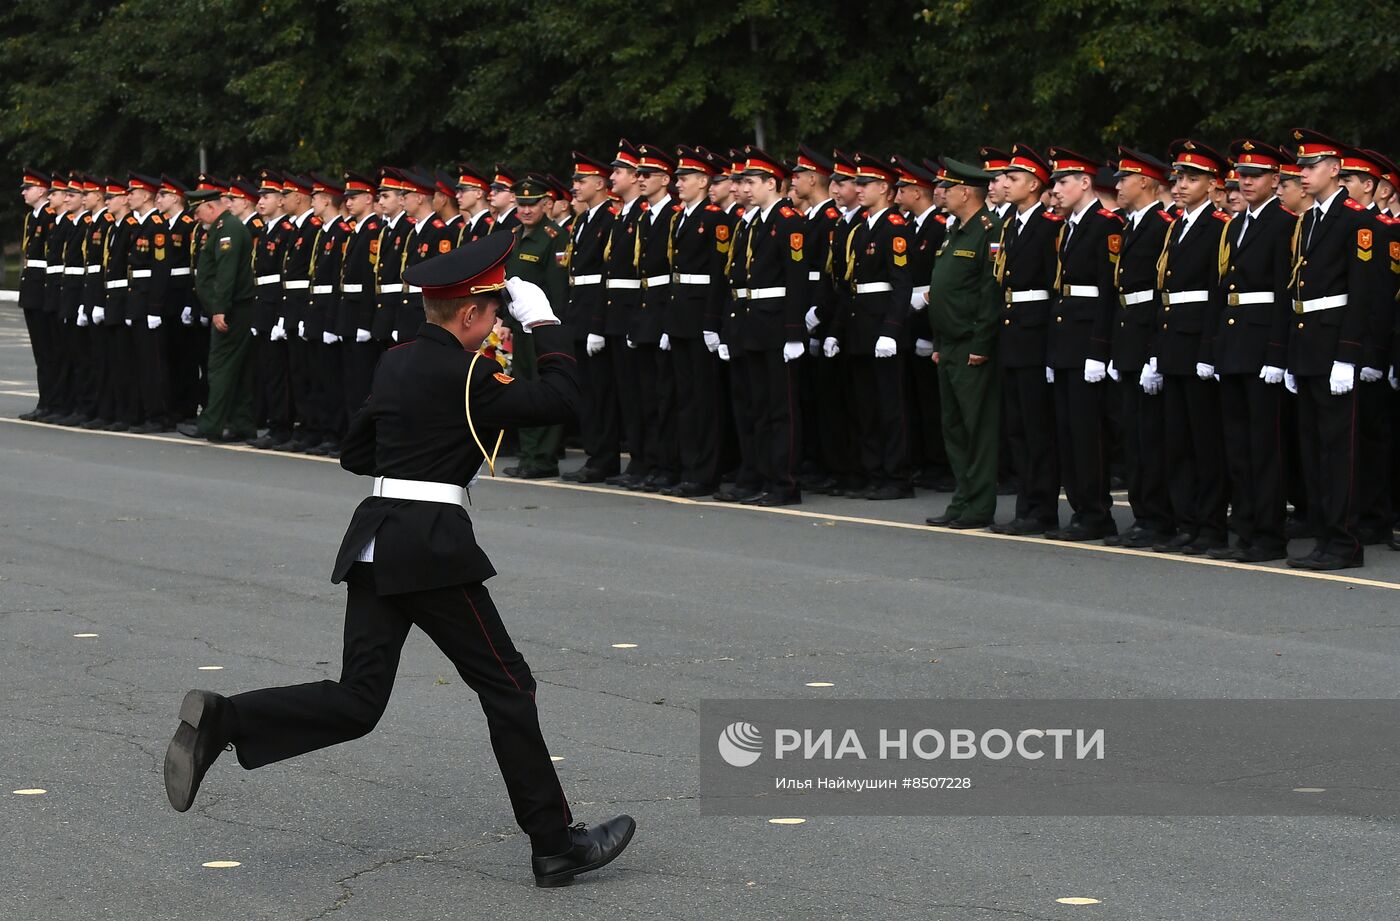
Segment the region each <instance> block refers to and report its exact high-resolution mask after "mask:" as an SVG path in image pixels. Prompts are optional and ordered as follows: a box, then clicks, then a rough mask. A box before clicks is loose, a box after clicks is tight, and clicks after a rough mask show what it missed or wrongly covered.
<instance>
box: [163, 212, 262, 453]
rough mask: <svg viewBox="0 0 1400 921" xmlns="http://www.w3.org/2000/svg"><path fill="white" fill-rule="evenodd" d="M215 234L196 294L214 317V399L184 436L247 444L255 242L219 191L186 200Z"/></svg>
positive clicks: (202, 256) (202, 259) (202, 258)
mask: <svg viewBox="0 0 1400 921" xmlns="http://www.w3.org/2000/svg"><path fill="white" fill-rule="evenodd" d="M186 201H187V202H188V204H189V205H190V206H191V207H193V208H194V216H195V218H196V219H197V220H198V221H199V222H200V223H201V224H203V225H204V226H205V227H207V228H208V229H209V233H208V235H207V236H206V237H205V242H204V245H203V246H201V247H200V250H199V271H198V272H197V273H196V275H195V289H196V291H197V292H198V294H199V300H200V303H201V304H203V306H204V313H205V314H206V315H207V316H208V317H209V321H210V325H211V331H210V336H209V371H208V382H209V397H208V400H207V401H206V404H205V407H204V411H203V412H201V413H200V414H199V420H198V423H197V424H196V425H181V426H179V430H180V433H181V434H183V435H188V436H190V437H191V438H207V439H209V440H210V441H242V440H244V439H246V438H251V437H253V436H254V435H256V434H257V432H256V431H255V429H254V426H253V363H252V346H253V338H252V335H251V334H250V332H249V324H250V323H251V322H252V317H253V239H252V237H251V236H250V235H249V234H248V228H247V227H245V226H244V224H243V222H242V221H240V220H239V219H238V218H236V217H234V216H233V215H231V214H229V212H228V204H227V202H226V201H225V200H224V199H223V198H222V197H221V196H220V195H219V193H218V192H217V191H215V190H213V189H207V190H203V189H202V190H198V191H195V192H191V193H190V194H189V196H188V198H187V199H186Z"/></svg>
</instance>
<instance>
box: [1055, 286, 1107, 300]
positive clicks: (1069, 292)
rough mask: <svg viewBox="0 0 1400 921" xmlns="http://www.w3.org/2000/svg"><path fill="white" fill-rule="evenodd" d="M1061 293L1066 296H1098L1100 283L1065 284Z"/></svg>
mask: <svg viewBox="0 0 1400 921" xmlns="http://www.w3.org/2000/svg"><path fill="white" fill-rule="evenodd" d="M1060 294H1062V295H1063V296H1065V297H1098V296H1099V286H1098V285H1065V286H1064V287H1063V288H1061V289H1060Z"/></svg>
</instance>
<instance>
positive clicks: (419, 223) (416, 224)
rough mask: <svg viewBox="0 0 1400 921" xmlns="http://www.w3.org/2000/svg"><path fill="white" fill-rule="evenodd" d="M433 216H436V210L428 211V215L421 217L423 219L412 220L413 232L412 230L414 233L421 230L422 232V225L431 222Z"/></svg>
mask: <svg viewBox="0 0 1400 921" xmlns="http://www.w3.org/2000/svg"><path fill="white" fill-rule="evenodd" d="M435 217H437V212H436V211H432V212H429V213H428V216H427V217H425V218H423V220H421V221H414V222H413V232H414V233H422V232H423V228H424V227H427V226H428V225H429V224H431V223H432V222H433V218H435Z"/></svg>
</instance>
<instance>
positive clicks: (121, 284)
mask: <svg viewBox="0 0 1400 921" xmlns="http://www.w3.org/2000/svg"><path fill="white" fill-rule="evenodd" d="M125 287H126V279H125V278H114V279H112V280H111V281H109V282H107V290H108V291H111V290H112V289H113V288H125Z"/></svg>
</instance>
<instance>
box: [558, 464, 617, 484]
mask: <svg viewBox="0 0 1400 921" xmlns="http://www.w3.org/2000/svg"><path fill="white" fill-rule="evenodd" d="M611 478H612V474H609V473H607V472H606V471H603V470H599V469H598V468H597V467H587V466H584V467H580V468H579V469H577V470H575V471H573V472H572V473H566V474H564V475H563V476H561V477H560V478H559V479H561V480H564V481H565V482H568V483H606V482H607V481H608V480H610V479H611Z"/></svg>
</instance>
